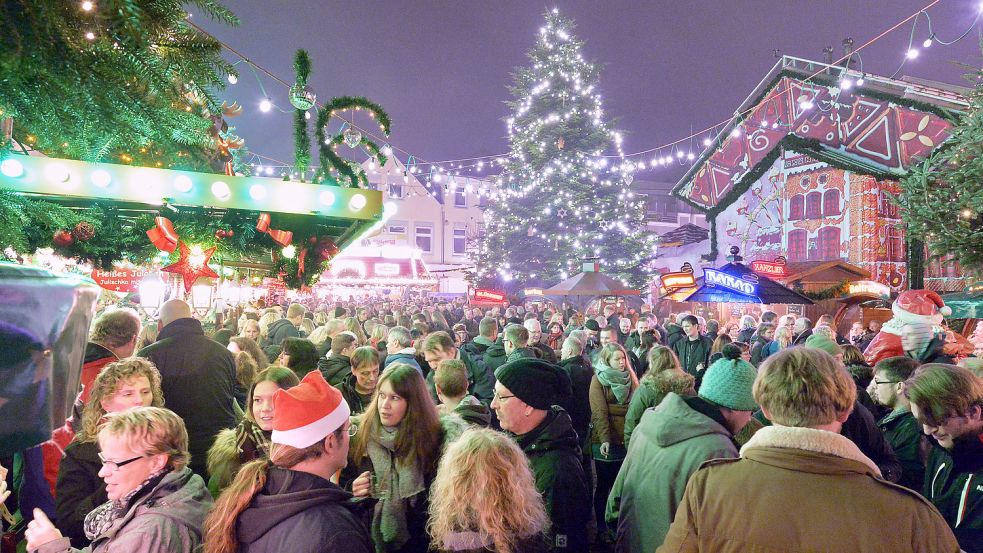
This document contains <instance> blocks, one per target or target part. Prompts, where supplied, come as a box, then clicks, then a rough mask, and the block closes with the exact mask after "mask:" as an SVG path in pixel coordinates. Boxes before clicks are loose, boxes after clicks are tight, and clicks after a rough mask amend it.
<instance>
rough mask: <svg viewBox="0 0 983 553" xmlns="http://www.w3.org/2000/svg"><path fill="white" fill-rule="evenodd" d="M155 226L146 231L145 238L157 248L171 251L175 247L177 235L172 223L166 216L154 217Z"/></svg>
mask: <svg viewBox="0 0 983 553" xmlns="http://www.w3.org/2000/svg"><path fill="white" fill-rule="evenodd" d="M154 223H156V225H157V226H156V227H154V228H152V229H150V230H148V231H147V238H150V243H151V244H153V245H154V247H156V248H157V249H158V250H161V251H165V252H167V253H171V252H173V251H174V249H175V248H177V243H178V235H177V232H176V231H175V230H174V223H172V222H171V220H170V219H168V218H167V217H154Z"/></svg>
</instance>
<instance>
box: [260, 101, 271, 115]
mask: <svg viewBox="0 0 983 553" xmlns="http://www.w3.org/2000/svg"><path fill="white" fill-rule="evenodd" d="M271 109H273V101H272V100H270V99H269V98H263V99H262V100H261V101H260V102H259V111H262V112H263V113H267V112H268V111H270V110H271Z"/></svg>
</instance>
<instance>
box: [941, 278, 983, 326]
mask: <svg viewBox="0 0 983 553" xmlns="http://www.w3.org/2000/svg"><path fill="white" fill-rule="evenodd" d="M942 301H944V302H945V304H946V305H947V306H948V307H949V308H950V309H952V315H951V318H953V319H983V283H977V284H975V285H973V286H970V288H969V291H967V292H956V293H954V294H943V295H942Z"/></svg>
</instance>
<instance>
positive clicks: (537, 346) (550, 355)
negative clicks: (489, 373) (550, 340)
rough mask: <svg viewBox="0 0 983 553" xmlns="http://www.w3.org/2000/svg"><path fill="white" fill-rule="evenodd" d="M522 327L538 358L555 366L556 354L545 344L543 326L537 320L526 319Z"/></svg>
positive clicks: (529, 344)
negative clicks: (526, 332)
mask: <svg viewBox="0 0 983 553" xmlns="http://www.w3.org/2000/svg"><path fill="white" fill-rule="evenodd" d="M522 326H524V327H525V329H526V330H527V331H528V332H529V342H528V343H527V345H528V346H529V347H530V348H532V349H534V350H536V352H537V354H536V357H538V358H540V359H542V360H543V361H546V362H547V363H552V364H554V365H555V364H556V362H557V358H556V352H555V351H553V348H551V347H549V346H547V345H546V344H544V343H543V325H542V324H541V323H540V322H539V321H538V320H536V319H526V321H525V322H524V323H522ZM496 368H497V367H496Z"/></svg>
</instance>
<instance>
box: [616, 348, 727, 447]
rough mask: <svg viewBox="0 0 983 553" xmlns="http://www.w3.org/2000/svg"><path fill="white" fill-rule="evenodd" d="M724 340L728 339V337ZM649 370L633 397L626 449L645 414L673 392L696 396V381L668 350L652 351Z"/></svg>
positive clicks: (653, 349)
mask: <svg viewBox="0 0 983 553" xmlns="http://www.w3.org/2000/svg"><path fill="white" fill-rule="evenodd" d="M723 336H726V334H724V335H723ZM648 361H649V370H648V371H647V372H646V373H645V376H643V377H642V378H641V379H640V380H639V382H638V390H637V391H636V392H635V393H634V394H633V395H632V396H631V401H630V402H629V403H628V412H627V413H626V414H625V448H628V446H629V444H630V443H631V434H632V432H634V431H635V427H636V426H638V422H639V421H641V420H642V415H643V414H644V413H645V410H646V409H648V408H650V407H655V406H657V405H658V404H660V403H662V400H663V399H664V398H665V397H666V395H667V394H668V393H669V392H675V393H676V394H679V395H681V396H692V395H695V394H696V388H695V386H696V379H695V378H694V377H693V375H691V374H687V373H686V371H684V370H683V369H682V368H680V366H679V358H678V357H676V354H675V353H674V352H673V351H672V349H670V348H667V347H666V346H653V347H652V349H651V350H649V356H648Z"/></svg>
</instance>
